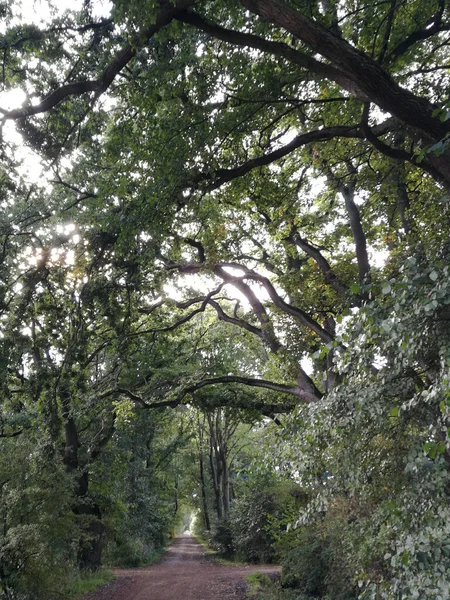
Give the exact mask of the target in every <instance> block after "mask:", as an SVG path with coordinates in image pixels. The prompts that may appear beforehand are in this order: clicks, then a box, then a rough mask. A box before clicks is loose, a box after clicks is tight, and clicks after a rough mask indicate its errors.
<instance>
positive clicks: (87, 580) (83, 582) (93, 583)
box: [68, 571, 115, 600]
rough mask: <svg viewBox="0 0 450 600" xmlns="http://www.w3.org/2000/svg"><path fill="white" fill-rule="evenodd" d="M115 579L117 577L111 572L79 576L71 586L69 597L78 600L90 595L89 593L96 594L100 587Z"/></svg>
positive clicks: (97, 572)
mask: <svg viewBox="0 0 450 600" xmlns="http://www.w3.org/2000/svg"><path fill="white" fill-rule="evenodd" d="M113 579H115V576H114V574H113V573H111V571H96V572H94V573H84V574H79V575H78V576H77V577H76V579H75V580H74V581H73V583H72V584H71V585H70V588H69V590H68V596H69V597H70V598H72V599H73V600H76V599H77V598H81V596H84V595H85V594H89V592H95V590H96V589H97V588H98V587H100V586H101V585H105V583H109V582H110V581H112V580H113Z"/></svg>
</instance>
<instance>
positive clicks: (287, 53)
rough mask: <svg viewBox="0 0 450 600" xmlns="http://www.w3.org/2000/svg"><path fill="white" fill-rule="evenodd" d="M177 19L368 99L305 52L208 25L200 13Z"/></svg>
mask: <svg viewBox="0 0 450 600" xmlns="http://www.w3.org/2000/svg"><path fill="white" fill-rule="evenodd" d="M176 18H177V20H179V21H182V22H183V23H188V24H189V25H192V26H194V27H196V28H197V29H200V30H202V31H204V32H205V33H207V34H208V35H210V36H212V37H215V38H217V39H219V40H222V41H224V42H228V43H230V44H233V45H234V46H241V47H244V48H254V49H255V50H261V51H262V52H265V53H267V54H272V55H273V56H279V57H281V58H284V59H286V60H288V61H289V62H291V63H294V64H296V65H298V66H299V67H302V68H304V69H306V70H307V71H309V72H311V73H314V74H315V75H319V77H324V78H326V79H330V80H331V81H334V82H335V83H337V84H338V85H339V86H340V87H342V88H343V89H345V90H347V91H348V92H349V93H350V94H352V95H353V96H356V97H359V98H361V99H367V97H366V96H365V94H363V93H362V92H361V90H360V89H359V88H358V87H357V86H356V85H355V83H354V81H352V80H351V79H350V78H349V77H347V76H346V75H345V73H343V72H342V71H340V70H339V69H336V68H335V67H333V66H331V65H329V64H326V63H323V62H320V61H318V60H316V59H315V58H313V57H312V56H309V55H308V54H305V53H304V52H300V51H298V50H296V49H295V48H291V46H288V44H284V43H282V42H273V41H270V40H265V39H264V38H261V37H259V36H257V35H254V34H251V33H243V32H240V31H235V30H233V29H226V28H225V27H221V26H220V25H217V24H215V23H211V22H209V21H206V20H205V19H203V17H201V16H200V15H198V14H197V13H194V12H191V11H184V12H182V13H181V14H179V15H178V16H177V17H176Z"/></svg>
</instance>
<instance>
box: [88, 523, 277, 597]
mask: <svg viewBox="0 0 450 600" xmlns="http://www.w3.org/2000/svg"><path fill="white" fill-rule="evenodd" d="M279 570H280V568H279V567H278V566H276V565H222V564H220V563H217V562H215V561H213V560H211V558H210V557H209V556H208V555H207V554H206V553H205V552H204V550H203V548H202V547H201V546H200V544H199V543H198V542H197V541H196V540H195V539H194V538H193V537H191V536H189V535H183V536H181V537H179V538H176V539H175V540H174V541H173V543H172V544H171V545H170V546H169V548H168V550H167V552H166V554H165V556H164V558H163V559H162V560H161V561H159V562H158V563H156V564H154V565H151V566H150V567H143V568H139V569H114V574H115V575H116V577H117V579H115V580H114V581H112V582H111V583H109V584H107V585H105V586H103V587H102V588H100V589H99V590H97V591H96V592H93V593H91V594H88V595H87V596H85V597H84V600H228V599H230V600H231V599H233V600H237V599H238V598H242V597H243V596H244V592H245V587H246V586H245V577H246V576H247V575H250V574H251V573H255V572H257V571H258V572H260V573H267V574H276V573H279Z"/></svg>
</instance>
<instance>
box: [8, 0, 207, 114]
mask: <svg viewBox="0 0 450 600" xmlns="http://www.w3.org/2000/svg"><path fill="white" fill-rule="evenodd" d="M195 1H196V0H179V1H178V2H177V3H176V4H175V5H172V4H169V3H167V4H166V3H164V4H163V5H162V6H161V8H160V11H159V13H158V15H157V17H156V21H155V24H154V25H152V26H150V27H148V28H147V29H146V30H144V31H143V32H141V34H140V35H139V36H138V38H137V39H136V40H134V42H133V43H127V44H126V45H125V46H124V47H123V48H122V49H121V50H120V51H119V52H118V53H117V54H116V55H115V57H114V58H113V60H112V61H111V62H110V63H109V65H108V66H107V67H106V69H105V70H104V71H103V74H102V76H101V77H100V78H99V79H96V80H91V81H77V82H74V83H68V84H66V85H62V86H60V87H59V88H57V89H56V90H55V91H53V92H52V93H50V94H49V95H48V96H47V97H46V98H44V99H43V100H42V101H41V102H40V103H39V104H35V105H30V106H25V107H23V108H16V109H14V110H10V111H8V112H5V114H4V115H3V117H2V119H1V123H4V122H5V121H7V120H16V119H23V118H25V117H29V116H32V115H37V114H40V113H44V112H48V111H49V110H51V109H52V108H54V107H55V106H57V105H58V104H60V103H61V102H62V101H63V100H65V99H66V98H68V97H70V96H81V95H83V94H86V93H89V92H94V93H95V99H97V98H99V97H100V96H101V95H102V94H103V93H104V92H105V91H106V90H107V89H108V88H109V86H110V85H111V84H112V82H113V81H114V79H115V78H116V76H117V75H118V74H119V73H120V71H121V70H122V69H123V68H124V67H125V66H126V65H127V64H128V63H129V62H130V61H131V59H132V58H134V57H135V56H136V54H137V52H138V49H140V48H141V47H142V46H143V45H145V44H146V43H147V42H148V40H149V39H150V38H151V37H153V35H154V34H155V33H157V32H158V31H160V30H161V29H162V28H163V27H165V26H166V25H168V24H169V23H170V22H171V21H173V19H174V18H175V17H176V15H177V14H178V12H180V11H182V10H185V9H186V8H188V7H189V6H191V5H192V4H194V3H195Z"/></svg>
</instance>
